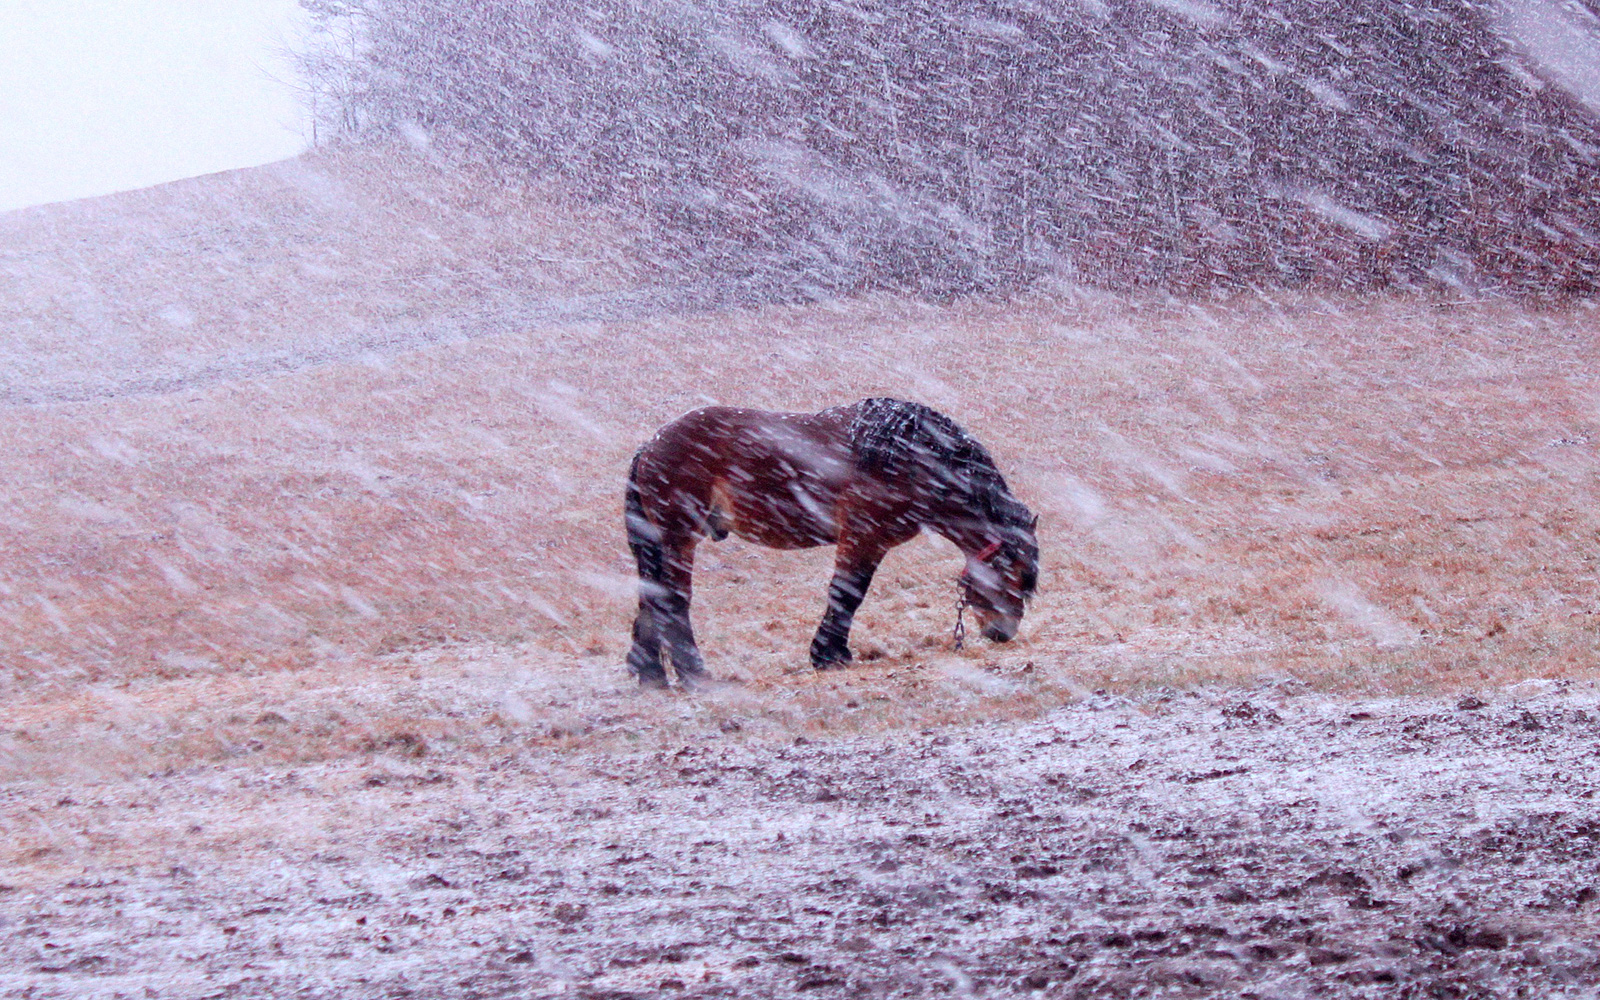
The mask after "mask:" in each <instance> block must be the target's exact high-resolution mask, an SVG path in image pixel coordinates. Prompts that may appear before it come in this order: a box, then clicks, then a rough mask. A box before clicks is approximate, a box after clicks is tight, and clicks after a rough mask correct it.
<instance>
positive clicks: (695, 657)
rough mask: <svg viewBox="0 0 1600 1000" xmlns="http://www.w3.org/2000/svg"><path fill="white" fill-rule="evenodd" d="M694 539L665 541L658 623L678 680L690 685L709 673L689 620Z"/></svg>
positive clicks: (659, 592) (692, 587) (692, 586)
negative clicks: (672, 542)
mask: <svg viewBox="0 0 1600 1000" xmlns="http://www.w3.org/2000/svg"><path fill="white" fill-rule="evenodd" d="M694 547H695V539H693V538H686V539H681V540H678V541H676V543H675V544H665V545H663V549H664V551H665V555H666V558H665V559H664V560H663V564H662V574H661V587H660V589H659V591H658V592H657V595H656V596H657V598H658V601H659V603H658V604H657V605H656V608H657V610H656V622H657V624H658V627H659V628H660V630H661V631H660V635H661V640H662V642H664V643H665V644H666V647H667V652H669V653H670V654H671V655H672V667H673V669H674V670H676V671H677V673H678V683H679V684H682V685H684V686H689V685H692V684H694V683H695V682H697V681H700V680H704V679H705V676H706V667H705V661H704V660H703V659H701V656H700V647H699V646H698V645H696V644H695V641H694V626H693V625H692V624H691V623H690V621H689V599H690V597H691V596H692V595H693V592H694V584H693V574H694Z"/></svg>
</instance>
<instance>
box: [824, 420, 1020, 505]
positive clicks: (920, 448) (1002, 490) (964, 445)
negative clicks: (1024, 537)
mask: <svg viewBox="0 0 1600 1000" xmlns="http://www.w3.org/2000/svg"><path fill="white" fill-rule="evenodd" d="M855 410H856V412H855V416H854V417H853V418H852V419H851V421H850V448H851V452H852V454H853V455H854V457H855V461H856V464H857V465H858V466H859V467H860V468H862V469H865V470H868V471H872V472H879V473H887V474H890V475H893V474H896V473H900V472H903V471H906V470H907V466H908V464H910V463H912V462H916V463H917V464H920V465H922V466H923V468H925V469H926V470H927V471H928V472H929V473H931V474H932V475H933V476H935V477H936V479H937V480H939V481H938V482H936V483H933V484H930V485H933V486H935V487H937V488H943V489H951V490H953V491H954V492H955V493H956V495H958V496H960V497H961V498H962V499H964V500H966V501H967V502H968V503H969V504H970V505H971V506H973V507H974V508H976V510H975V513H981V514H982V515H984V516H985V517H986V518H987V519H988V520H989V521H990V522H992V523H994V524H997V525H1000V526H1003V527H1011V528H1022V527H1028V526H1029V524H1030V521H1031V515H1030V514H1029V513H1028V509H1027V508H1026V507H1024V506H1023V505H1022V504H1021V502H1019V501H1018V500H1017V499H1016V498H1015V497H1013V496H1012V495H1011V490H1010V488H1009V487H1008V486H1006V480H1005V477H1004V476H1002V475H1001V474H1000V470H999V469H998V468H996V467H995V464H994V459H992V458H990V457H989V452H988V451H986V450H985V449H984V447H983V445H981V444H979V443H978V441H977V439H975V438H974V437H973V436H972V435H971V434H968V433H967V432H966V431H965V430H963V429H962V428H961V426H960V425H959V424H957V423H956V422H955V421H954V420H951V419H950V418H949V417H947V416H945V415H944V414H943V413H940V412H939V411H938V410H935V409H933V408H932V407H930V406H924V405H922V404H921V403H910V402H907V401H905V400H903V399H887V398H883V397H877V398H873V399H864V400H862V401H861V402H860V403H857V404H856V406H855Z"/></svg>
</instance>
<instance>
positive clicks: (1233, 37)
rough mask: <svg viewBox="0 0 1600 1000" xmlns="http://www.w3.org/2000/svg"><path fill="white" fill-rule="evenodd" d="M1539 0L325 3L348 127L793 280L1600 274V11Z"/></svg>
mask: <svg viewBox="0 0 1600 1000" xmlns="http://www.w3.org/2000/svg"><path fill="white" fill-rule="evenodd" d="M1516 2H1525V3H1526V4H1531V5H1535V6H1530V7H1525V8H1517V7H1515V6H1513V7H1510V8H1508V7H1506V6H1504V5H1497V6H1491V5H1490V4H1489V3H1488V2H1487V0H1485V2H1481V3H1480V2H1476V0H1259V2H1251V3H1246V2H1234V3H1229V4H1227V5H1226V6H1213V5H1211V4H1208V3H1204V2H1201V0H1143V2H1141V0H1078V2H1076V3H1074V2H1068V0H895V2H888V0H702V2H688V0H586V2H582V3H578V2H571V3H563V2H555V0H362V2H349V3H346V2H326V0H305V6H307V7H308V8H309V9H310V10H311V11H312V12H313V14H314V15H316V16H317V18H318V19H319V23H320V24H322V25H323V26H324V27H325V28H327V29H328V34H327V35H326V36H325V37H326V38H330V39H331V38H340V39H343V41H344V43H345V44H341V45H326V46H324V47H322V48H321V49H319V50H318V51H317V52H316V53H314V54H313V56H312V57H308V60H307V66H308V68H309V69H310V70H312V75H313V83H314V85H316V86H317V87H318V89H319V90H320V91H321V96H322V97H323V98H324V99H331V102H332V103H331V107H332V108H333V109H334V112H335V114H334V116H331V117H336V118H337V120H338V122H339V123H340V125H341V128H342V129H343V130H344V131H347V132H351V133H355V134H357V135H375V134H385V133H396V132H398V133H403V134H407V135H411V136H413V137H416V136H417V135H422V134H425V135H427V136H428V137H429V139H430V141H432V142H434V143H436V144H443V145H446V146H449V147H454V148H456V149H458V150H461V151H463V152H467V153H471V154H473V155H477V156H480V157H483V158H486V159H489V160H491V161H493V162H494V163H495V164H496V165H497V166H498V167H500V168H502V169H509V170H514V171H522V172H526V173H528V174H533V175H544V176H551V175H555V176H559V177H562V178H565V180H566V181H567V182H568V183H569V184H570V185H571V186H572V187H573V188H574V189H577V190H579V191H582V192H584V193H585V194H587V195H588V196H591V197H594V198H600V199H616V200H626V201H628V202H630V203H633V204H636V205H639V206H642V207H643V208H645V209H646V210H648V212H650V213H651V214H652V215H653V216H654V217H655V218H656V219H657V220H658V221H659V222H660V223H662V225H661V226H660V230H661V231H662V232H663V233H670V234H674V235H675V237H676V239H677V250H678V252H681V253H682V254H683V255H684V256H685V258H686V259H689V260H693V261H697V262H699V263H701V264H703V265H711V266H714V267H716V268H717V269H719V270H720V271H722V272H724V273H733V274H737V275H740V276H743V277H744V278H746V279H747V280H759V281H763V282H769V283H773V285H774V288H775V289H780V288H787V289H790V290H801V291H803V290H806V289H818V290H823V289H827V290H834V289H840V288H854V287H862V286H872V285H878V286H893V287H903V288H906V287H908V288H914V289H919V290H923V291H932V292H954V291H963V290H971V289H979V288H985V287H994V286H997V285H1002V284H1007V283H1012V282H1016V281H1019V280H1026V279H1027V278H1028V277H1029V276H1031V275H1035V274H1038V273H1041V272H1044V271H1050V272H1055V273H1061V272H1065V273H1067V274H1069V275H1073V276H1076V277H1077V278H1078V279H1079V280H1083V281H1086V282H1091V283H1098V284H1107V285H1117V286H1129V285H1159V286H1165V287H1179V288H1196V287H1205V286H1214V285H1218V284H1220V285H1224V286H1233V285H1251V284H1285V283H1288V284H1307V283H1313V284H1335V285H1341V286H1353V287H1375V286H1388V285H1400V286H1428V285H1435V284H1453V285H1458V286H1462V287H1472V288H1496V289H1511V290H1519V291H1523V292H1534V293H1543V294H1551V293H1574V292H1576V293H1588V292H1591V291H1593V290H1594V288H1595V287H1596V282H1597V279H1600V259H1597V255H1596V247H1597V246H1600V197H1597V193H1600V184H1597V167H1600V116H1597V114H1596V110H1595V108H1593V107H1590V106H1588V105H1587V104H1586V103H1585V100H1586V99H1587V100H1591V101H1593V100H1596V99H1597V95H1585V94H1584V93H1583V87H1582V86H1581V81H1580V83H1579V85H1574V83H1573V81H1572V79H1570V66H1569V67H1567V68H1566V69H1565V70H1564V69H1563V66H1562V56H1561V53H1562V52H1568V50H1570V48H1571V46H1572V45H1574V44H1576V45H1580V46H1581V44H1583V43H1585V42H1586V41H1587V42H1588V43H1590V44H1594V38H1595V36H1593V35H1590V36H1585V35H1584V34H1583V32H1585V31H1587V30H1589V29H1590V25H1588V24H1586V23H1585V22H1584V20H1583V19H1584V18H1589V19H1590V20H1591V21H1592V20H1593V18H1592V16H1591V15H1590V14H1589V13H1588V12H1587V11H1586V10H1584V9H1582V8H1574V7H1572V6H1571V5H1568V6H1567V7H1560V6H1557V5H1553V4H1554V0H1551V3H1546V2H1544V0H1516ZM1519 11H1520V13H1519ZM1552 11H1553V12H1555V13H1553V14H1552V13H1551V12H1552ZM1552 17H1553V18H1555V20H1551V18H1552ZM1519 18H1520V19H1521V20H1520V21H1519ZM1541 19H1543V20H1541ZM352 25H353V26H354V27H353V28H352ZM1552 25H1554V27H1552ZM341 32H342V33H341ZM1552 32H1555V34H1556V36H1559V37H1555V40H1554V41H1552V40H1551V38H1552ZM1561 32H1566V34H1565V35H1562V34H1561ZM1530 35H1532V36H1536V37H1532V38H1530V37H1529V36H1530ZM1562 45H1565V46H1566V49H1562V48H1561V46H1562ZM1541 46H1544V47H1553V48H1554V49H1555V50H1556V55H1555V56H1554V57H1552V56H1550V55H1549V53H1541ZM1568 56H1570V52H1568ZM1568 61H1569V62H1570V59H1569V60H1568ZM1564 72H1566V73H1567V74H1568V78H1563V76H1562V74H1563V73H1564ZM326 106H330V105H327V104H325V107H326Z"/></svg>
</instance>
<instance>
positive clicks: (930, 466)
mask: <svg viewBox="0 0 1600 1000" xmlns="http://www.w3.org/2000/svg"><path fill="white" fill-rule="evenodd" d="M624 506H625V512H626V524H627V533H628V547H629V549H630V550H631V551H632V553H633V557H634V561H635V563H636V564H637V567H638V573H639V581H640V582H639V612H638V615H637V616H636V617H635V618H634V623H633V647H632V648H631V649H630V650H629V652H628V658H627V664H628V668H629V670H631V671H632V672H633V674H634V675H635V676H637V677H638V679H639V682H640V684H642V685H645V686H656V687H665V686H666V685H667V675H666V670H665V666H664V664H663V662H662V652H663V647H665V650H666V652H667V653H668V654H669V655H670V658H671V660H672V666H673V669H674V670H675V671H676V673H677V676H678V682H679V683H680V684H682V685H685V686H692V685H693V684H695V683H696V682H698V681H701V680H704V679H705V678H706V673H705V665H704V661H703V660H702V658H701V655H700V651H699V648H698V647H697V646H696V644H695V639H694V630H693V628H692V626H691V624H690V621H689V601H690V596H691V594H692V577H693V572H694V552H695V546H696V545H697V544H698V543H699V542H700V541H701V540H702V539H706V538H709V539H712V540H713V541H721V540H722V539H724V538H726V537H727V536H728V535H729V534H735V535H738V536H739V537H740V538H743V539H746V540H748V541H751V542H755V543H757V544H760V545H764V546H767V547H769V548H775V549H796V548H810V547H813V546H819V545H836V546H838V549H837V553H836V555H835V558H834V572H833V579H832V581H831V582H830V583H829V584H828V606H827V610H826V612H825V613H824V614H823V616H822V622H821V624H820V625H819V626H818V627H817V632H816V636H815V637H814V638H813V639H812V641H811V663H812V666H813V667H814V668H816V669H818V670H827V669H831V668H835V667H843V666H845V665H847V664H849V663H850V662H851V656H850V647H849V643H848V640H849V636H850V625H851V622H852V620H853V618H854V616H855V612H856V609H857V608H858V607H859V606H860V605H861V601H862V599H863V598H864V597H865V596H866V593H867V588H868V587H869V586H870V585H871V583H872V576H873V574H874V573H875V572H876V571H877V568H878V564H879V563H880V562H881V561H882V560H883V557H884V556H885V555H886V554H887V553H888V551H889V550H890V549H892V548H894V547H895V546H897V545H900V544H902V543H904V542H907V541H909V540H911V539H912V538H913V537H915V536H916V535H917V534H918V532H920V531H922V530H924V529H927V530H930V531H933V532H935V533H937V534H939V535H942V536H944V537H945V538H947V539H949V540H950V541H952V542H954V543H955V545H956V546H957V547H958V548H959V549H960V550H961V551H962V553H963V554H965V556H966V566H965V569H964V570H963V572H962V574H961V577H960V580H959V581H958V582H959V586H960V588H961V591H962V594H963V600H964V606H970V607H971V608H972V609H973V613H974V616H975V617H976V619H977V622H978V625H979V627H980V629H981V631H982V633H983V635H984V636H985V637H986V638H988V639H990V640H992V641H994V642H1009V641H1010V640H1011V639H1012V638H1013V637H1015V636H1016V634H1017V629H1018V628H1019V627H1020V626H1021V624H1022V615H1023V611H1024V609H1025V606H1026V604H1027V602H1028V601H1029V600H1030V599H1031V598H1032V597H1033V594H1034V590H1035V589H1036V587H1037V585H1038V576H1039V543H1038V539H1037V536H1036V535H1035V529H1036V527H1037V525H1038V518H1037V517H1034V516H1033V514H1032V513H1031V512H1030V511H1029V510H1028V508H1027V507H1026V506H1024V505H1023V504H1022V502H1021V501H1019V500H1017V499H1016V497H1014V496H1012V494H1011V490H1010V489H1009V488H1008V487H1007V486H1006V481H1005V477H1004V476H1002V475H1001V474H1000V470H999V469H998V468H996V467H995V463H994V460H993V459H992V458H990V457H989V453H988V452H987V451H985V450H984V448H983V446H982V445H981V444H979V443H978V442H977V441H976V440H975V439H974V438H973V437H972V435H970V434H968V433H967V432H966V431H964V430H962V429H961V427H959V426H958V425H957V424H956V422H955V421H953V420H951V419H950V418H949V417H947V416H945V415H944V414H942V413H940V412H938V411H937V410H934V409H932V408H930V407H927V406H924V405H922V404H920V403H910V402H905V401H903V400H898V399H883V398H874V399H864V400H861V401H860V402H856V403H851V404H848V405H845V406H836V407H833V408H831V409H827V410H822V411H821V412H819V413H774V412H770V411H766V410H750V409H739V408H734V407H727V406H707V407H704V408H702V409H698V410H694V411H692V412H690V413H687V414H685V415H683V416H681V417H679V418H678V419H677V420H674V421H672V422H671V423H669V424H667V425H666V426H665V427H663V428H661V430H660V431H658V432H657V433H656V435H655V437H653V438H651V439H650V440H649V441H648V442H646V443H645V444H644V445H643V446H642V447H640V448H639V450H638V452H636V453H635V454H634V456H633V462H632V465H631V466H630V468H629V470H628V484H627V490H626V494H625V498H624ZM958 622H959V618H958Z"/></svg>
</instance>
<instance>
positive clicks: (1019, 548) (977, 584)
mask: <svg viewBox="0 0 1600 1000" xmlns="http://www.w3.org/2000/svg"><path fill="white" fill-rule="evenodd" d="M1038 523H1039V519H1038V518H1036V517H1029V518H1028V520H1027V521H1026V522H1024V523H1021V524H1017V525H1013V526H1010V527H1006V528H1001V529H995V530H994V532H993V533H994V534H995V535H997V536H998V537H991V538H990V540H989V541H988V543H987V544H986V545H984V547H983V548H981V549H979V550H977V551H976V552H973V553H971V554H969V555H968V556H967V568H966V569H965V570H963V571H962V573H961V590H962V596H963V597H964V598H965V599H966V602H967V605H968V606H969V607H971V608H972V611H973V615H974V617H976V618H977V619H978V627H979V629H980V630H982V632H983V637H984V638H985V639H989V640H991V641H993V642H1010V641H1011V640H1012V639H1013V638H1015V637H1016V634H1017V629H1019V628H1021V627H1022V613H1023V611H1024V610H1026V608H1027V603H1028V601H1029V600H1030V599H1031V598H1032V597H1033V592H1034V590H1035V589H1037V587H1038V585H1039V542H1038V540H1037V538H1036V537H1035V535H1034V528H1035V526H1036V525H1037V524H1038Z"/></svg>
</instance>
